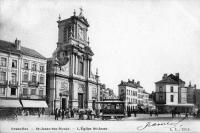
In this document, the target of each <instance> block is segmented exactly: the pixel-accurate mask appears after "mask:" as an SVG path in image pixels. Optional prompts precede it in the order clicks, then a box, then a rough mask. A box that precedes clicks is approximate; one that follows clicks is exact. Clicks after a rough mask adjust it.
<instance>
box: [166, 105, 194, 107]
mask: <svg viewBox="0 0 200 133" xmlns="http://www.w3.org/2000/svg"><path fill="white" fill-rule="evenodd" d="M166 105H167V106H176V107H192V106H194V104H176V105H170V104H169V105H168V104H166Z"/></svg>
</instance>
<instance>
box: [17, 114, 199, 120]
mask: <svg viewBox="0 0 200 133" xmlns="http://www.w3.org/2000/svg"><path fill="white" fill-rule="evenodd" d="M182 118H185V115H183V114H182V115H181V117H175V118H172V116H171V114H159V115H158V117H156V116H155V115H152V116H150V115H149V114H137V116H136V117H134V114H132V115H131V117H125V118H123V119H121V120H117V121H156V120H159V121H168V120H179V119H182ZM186 120H200V119H198V118H193V116H191V115H189V116H188V118H187V119H186ZM17 121H56V120H55V116H54V115H50V116H49V115H41V116H40V117H38V116H37V115H34V116H33V115H30V116H18V119H17ZM57 121H103V120H101V119H100V118H94V119H93V120H86V116H85V119H84V120H78V116H77V117H75V118H64V119H63V120H62V119H61V117H59V119H58V120H57ZM104 121H105V120H104ZM106 121H116V120H115V119H110V120H106Z"/></svg>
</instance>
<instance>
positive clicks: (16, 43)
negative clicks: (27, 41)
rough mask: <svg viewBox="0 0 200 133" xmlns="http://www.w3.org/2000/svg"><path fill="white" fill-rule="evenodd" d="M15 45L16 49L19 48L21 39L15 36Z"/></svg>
mask: <svg viewBox="0 0 200 133" xmlns="http://www.w3.org/2000/svg"><path fill="white" fill-rule="evenodd" d="M15 46H16V48H17V50H21V41H20V40H17V38H16V39H15Z"/></svg>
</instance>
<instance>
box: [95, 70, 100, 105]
mask: <svg viewBox="0 0 200 133" xmlns="http://www.w3.org/2000/svg"><path fill="white" fill-rule="evenodd" d="M95 78H96V83H97V101H99V91H98V81H99V76H98V69H96V75H95ZM97 108H98V109H99V107H97Z"/></svg>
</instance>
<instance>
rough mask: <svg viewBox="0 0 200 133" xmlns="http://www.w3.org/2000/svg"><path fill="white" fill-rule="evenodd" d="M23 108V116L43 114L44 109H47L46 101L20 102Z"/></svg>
mask: <svg viewBox="0 0 200 133" xmlns="http://www.w3.org/2000/svg"><path fill="white" fill-rule="evenodd" d="M21 104H22V106H23V115H37V114H44V112H45V108H48V106H47V103H46V101H40V100H21Z"/></svg>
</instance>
